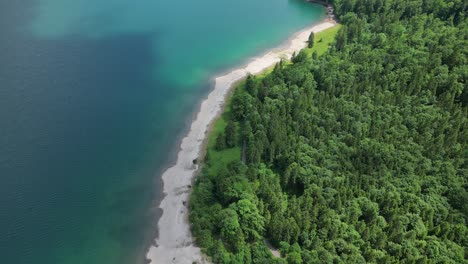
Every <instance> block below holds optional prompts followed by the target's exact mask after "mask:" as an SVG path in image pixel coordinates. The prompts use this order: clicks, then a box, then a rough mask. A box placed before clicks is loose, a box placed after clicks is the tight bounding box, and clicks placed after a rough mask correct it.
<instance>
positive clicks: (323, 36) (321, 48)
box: [305, 25, 341, 56]
mask: <svg viewBox="0 0 468 264" xmlns="http://www.w3.org/2000/svg"><path fill="white" fill-rule="evenodd" d="M340 28H341V25H336V26H334V27H332V28H329V29H326V30H324V31H321V32H318V33H316V34H315V41H314V47H313V48H311V49H309V48H306V49H305V51H306V53H307V55H309V56H312V53H314V51H317V55H319V56H320V55H322V54H324V53H325V52H327V50H328V47H329V46H330V44H332V43H333V41H334V40H335V36H336V33H338V30H339V29H340Z"/></svg>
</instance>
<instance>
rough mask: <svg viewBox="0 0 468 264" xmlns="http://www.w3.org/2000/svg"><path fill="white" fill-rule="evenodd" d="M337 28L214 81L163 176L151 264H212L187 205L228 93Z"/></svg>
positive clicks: (297, 40) (301, 38) (300, 38)
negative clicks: (210, 131)
mask: <svg viewBox="0 0 468 264" xmlns="http://www.w3.org/2000/svg"><path fill="white" fill-rule="evenodd" d="M335 25H336V23H335V22H333V21H330V20H326V21H324V22H322V23H320V24H317V25H314V26H311V27H309V28H306V29H304V30H302V31H300V32H299V33H296V34H295V35H294V37H293V38H291V39H290V40H289V41H288V43H287V44H285V45H282V46H281V47H280V48H277V49H274V50H272V51H270V52H268V53H266V54H265V55H263V56H261V57H258V58H254V59H253V60H252V61H251V62H249V63H248V64H247V65H246V66H244V67H242V68H239V69H235V70H233V71H231V72H229V73H228V74H226V75H223V76H220V77H217V78H215V85H214V89H213V91H212V92H211V93H210V94H209V95H208V98H206V99H205V100H204V101H203V102H202V104H201V107H200V111H199V112H198V115H197V117H196V119H195V120H194V121H193V123H192V125H191V127H190V131H189V133H188V135H187V136H186V137H185V138H184V139H183V140H182V143H181V146H180V151H179V153H178V155H177V162H176V164H175V165H174V166H173V167H171V168H169V169H168V170H166V171H165V172H164V174H163V175H162V180H163V183H164V194H165V197H164V199H163V200H162V201H161V204H160V205H159V207H160V208H161V209H162V210H163V214H162V216H161V218H160V219H159V222H158V230H159V237H158V238H157V239H156V241H155V245H154V246H152V247H151V248H150V249H149V251H148V253H147V255H146V257H147V258H148V259H149V260H150V261H151V262H150V263H152V264H168V263H180V264H191V263H193V262H197V263H209V261H207V260H206V258H205V257H204V256H203V254H202V253H201V251H200V249H199V248H198V247H196V245H194V243H193V242H194V239H193V237H192V234H191V232H190V226H189V223H188V208H187V205H186V202H185V201H187V200H188V196H189V193H190V185H191V183H192V178H193V176H194V175H195V172H196V171H197V169H198V168H197V166H196V165H194V164H193V160H195V159H197V158H198V156H199V153H200V151H201V150H202V146H203V142H204V140H205V138H206V135H207V133H208V129H209V126H210V124H211V122H213V120H214V119H215V118H216V117H217V116H218V114H219V112H220V111H221V109H222V106H223V104H224V101H225V97H226V95H227V93H228V92H229V90H230V89H231V88H232V87H233V85H234V84H235V83H236V82H238V81H239V80H241V79H243V78H245V77H246V76H247V74H249V73H251V74H258V73H260V72H262V71H263V70H265V69H267V68H269V67H271V66H273V65H274V64H276V63H278V62H279V61H280V60H281V59H282V58H286V59H289V58H291V56H292V54H293V53H294V52H296V53H297V52H299V51H300V50H301V49H303V48H305V47H306V44H307V43H306V41H307V39H308V37H309V35H310V33H311V32H320V31H323V30H325V29H328V28H331V27H333V26H335Z"/></svg>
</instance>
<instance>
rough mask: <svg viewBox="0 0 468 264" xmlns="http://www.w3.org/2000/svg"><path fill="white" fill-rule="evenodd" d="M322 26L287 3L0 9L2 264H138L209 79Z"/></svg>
mask: <svg viewBox="0 0 468 264" xmlns="http://www.w3.org/2000/svg"><path fill="white" fill-rule="evenodd" d="M265 8H267V9H265ZM259 10H268V12H259ZM322 17H323V9H322V8H321V7H317V6H312V5H307V4H305V3H302V2H300V1H287V0H269V1H267V0H239V1H234V2H232V1H230V2H224V1H221V2H220V1H219V0H217V1H214V0H200V1H196V2H190V1H187V0H183V1H181V2H174V1H158V0H139V1H129V0H128V1H127V0H105V1H90V0H82V1H71V0H25V1H6V0H2V1H1V2H0V36H1V40H0V262H1V263H5V264H10V263H11V264H13V263H15V264H29V263H34V264H42V263H44V264H46V263H47V264H53V263H60V264H66V263H89V264H93V263H101V264H102V263H137V262H140V261H142V260H143V257H144V254H145V248H146V247H147V246H148V243H149V241H150V240H151V239H152V234H153V232H154V228H153V227H154V226H155V225H156V218H157V211H156V210H155V209H154V208H155V205H157V202H158V199H159V198H160V195H161V194H160V193H159V191H160V181H159V178H158V176H159V173H160V172H161V170H162V169H163V168H164V166H165V165H167V163H168V162H170V161H171V159H172V158H173V155H171V153H174V152H175V150H176V148H177V145H178V139H180V136H181V135H182V134H183V133H184V131H185V130H186V128H187V124H188V122H189V121H190V119H191V115H192V114H191V113H193V111H195V110H196V108H197V104H198V102H199V101H200V100H201V99H202V98H203V97H204V96H205V95H206V94H207V93H208V91H209V89H210V86H209V78H210V76H212V75H213V74H214V73H216V72H220V71H221V70H223V69H227V68H229V67H231V66H232V65H236V64H238V63H240V62H242V61H244V60H245V59H246V58H248V57H249V56H252V55H254V54H256V53H258V52H259V51H261V50H264V49H266V48H270V47H274V46H276V45H277V44H279V43H280V42H281V40H283V39H284V38H286V37H287V36H288V35H289V34H291V32H294V31H297V30H299V29H301V28H302V27H304V26H305V25H307V24H310V23H313V22H314V21H318V20H319V19H321V18H322ZM252 25H255V26H252Z"/></svg>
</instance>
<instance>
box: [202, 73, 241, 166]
mask: <svg viewBox="0 0 468 264" xmlns="http://www.w3.org/2000/svg"><path fill="white" fill-rule="evenodd" d="M243 84H244V82H241V83H240V84H238V85H237V87H235V88H234V89H240V88H241V87H242V86H243ZM231 104H232V94H231V95H229V96H228V99H227V102H226V107H225V109H224V112H223V114H222V115H221V116H220V117H218V119H216V120H215V121H214V123H213V127H212V130H211V132H210V134H209V135H208V146H207V153H208V155H209V165H208V166H205V172H206V173H208V174H209V175H216V174H217V173H218V172H219V171H220V170H222V169H223V168H226V166H227V165H228V164H229V163H231V162H233V161H236V160H241V151H242V148H241V147H239V146H236V147H233V148H226V149H223V150H220V151H218V150H216V148H215V145H216V138H217V137H218V135H219V134H220V133H224V130H225V128H226V126H227V123H228V121H229V120H230V118H231Z"/></svg>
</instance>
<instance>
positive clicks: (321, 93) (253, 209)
mask: <svg viewBox="0 0 468 264" xmlns="http://www.w3.org/2000/svg"><path fill="white" fill-rule="evenodd" d="M334 6H335V11H336V13H337V15H338V17H339V18H340V20H341V23H342V24H343V26H342V28H341V29H340V30H339V31H338V34H337V36H336V40H335V42H334V44H333V45H332V46H331V47H330V50H329V51H328V52H327V53H326V54H324V55H321V56H319V57H318V58H317V56H314V58H312V57H311V56H308V55H306V52H304V51H303V52H301V53H299V54H298V55H297V56H296V57H295V58H293V60H292V62H293V64H286V63H280V64H278V65H276V67H275V68H274V70H273V71H272V72H271V73H270V74H268V75H266V76H264V77H261V78H259V77H252V76H250V77H248V78H247V80H246V82H245V84H244V85H243V86H242V87H240V88H237V89H236V90H235V92H234V95H233V97H232V100H231V102H230V112H229V115H226V120H227V125H226V126H225V127H226V128H225V129H224V131H221V133H219V135H217V139H216V147H215V148H210V149H209V150H208V153H207V157H206V162H205V163H206V164H205V167H204V170H203V172H202V173H201V175H200V176H199V177H198V178H197V181H196V184H195V186H194V191H193V194H192V197H191V200H190V208H191V216H190V219H191V223H192V230H193V233H194V234H195V236H196V237H197V238H198V244H199V245H200V246H201V247H202V248H203V249H204V250H205V252H206V253H207V254H208V255H209V256H211V257H212V260H213V262H215V263H233V264H234V263H246V264H249V263H289V264H299V263H366V262H369V263H468V261H467V258H468V228H467V220H468V190H467V187H468V179H467V177H468V176H467V175H468V174H467V159H466V157H467V154H468V152H467V149H468V148H467V140H468V134H467V133H468V123H467V118H468V115H467V107H466V106H467V104H468V89H467V82H466V80H467V77H468V64H467V52H468V23H467V18H466V14H467V2H466V1H464V0H451V1H442V0H425V1H414V0H413V1H397V0H336V1H335V2H334ZM315 41H320V40H317V39H315ZM233 148H238V149H241V148H243V149H244V151H243V152H244V155H242V156H244V157H242V158H241V155H239V157H236V159H235V160H234V161H233V162H229V163H228V164H221V165H222V166H220V164H214V163H215V162H214V161H213V160H211V159H210V157H212V156H213V155H215V154H216V153H218V152H220V153H222V152H223V151H227V150H229V149H233ZM239 153H241V152H240V151H239ZM244 158H245V161H244V162H242V159H244ZM265 241H269V242H270V243H271V244H272V245H274V246H275V247H277V248H279V249H280V250H281V254H282V257H281V258H276V257H273V255H272V254H271V253H270V251H269V250H268V248H267V247H266V244H265Z"/></svg>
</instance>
